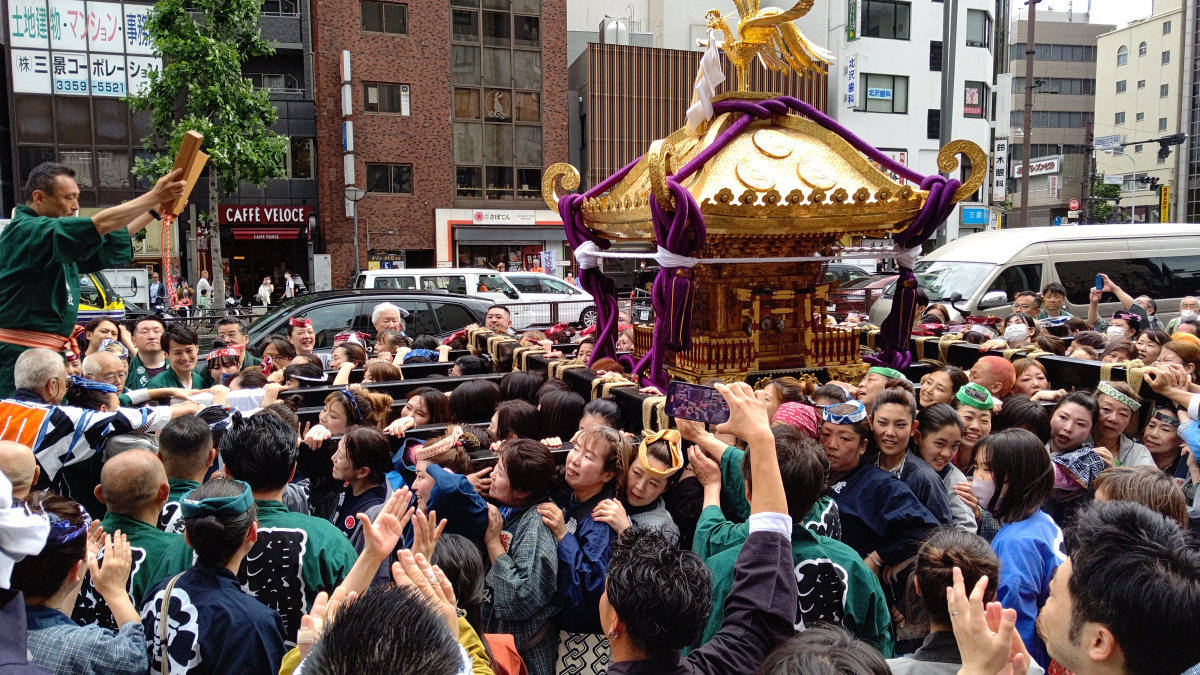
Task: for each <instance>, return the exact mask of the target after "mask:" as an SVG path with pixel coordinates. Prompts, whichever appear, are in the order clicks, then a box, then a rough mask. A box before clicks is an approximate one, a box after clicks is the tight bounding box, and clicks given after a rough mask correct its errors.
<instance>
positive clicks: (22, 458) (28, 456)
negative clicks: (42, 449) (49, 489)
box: [0, 441, 42, 501]
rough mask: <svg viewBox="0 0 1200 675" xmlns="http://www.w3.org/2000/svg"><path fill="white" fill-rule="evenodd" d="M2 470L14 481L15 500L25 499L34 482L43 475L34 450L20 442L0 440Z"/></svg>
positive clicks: (9, 479) (0, 465)
mask: <svg viewBox="0 0 1200 675" xmlns="http://www.w3.org/2000/svg"><path fill="white" fill-rule="evenodd" d="M0 472H3V473H4V475H5V476H6V477H7V478H8V481H9V482H10V483H12V498H13V500H14V501H16V500H18V499H24V498H25V496H26V495H28V494H29V490H30V489H31V488H32V487H33V484H34V483H36V482H37V480H38V477H39V476H41V475H42V469H41V467H39V466H38V465H37V458H35V457H34V456H33V450H30V449H29V448H28V447H27V446H24V445H21V444H20V443H14V442H12V441H0Z"/></svg>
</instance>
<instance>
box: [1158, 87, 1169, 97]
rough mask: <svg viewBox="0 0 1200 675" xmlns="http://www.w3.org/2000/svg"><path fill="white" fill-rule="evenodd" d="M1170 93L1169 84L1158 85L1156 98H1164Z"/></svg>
mask: <svg viewBox="0 0 1200 675" xmlns="http://www.w3.org/2000/svg"><path fill="white" fill-rule="evenodd" d="M1170 92H1171V85H1169V84H1160V85H1158V97H1159V98H1166V97H1167V96H1168V95H1170Z"/></svg>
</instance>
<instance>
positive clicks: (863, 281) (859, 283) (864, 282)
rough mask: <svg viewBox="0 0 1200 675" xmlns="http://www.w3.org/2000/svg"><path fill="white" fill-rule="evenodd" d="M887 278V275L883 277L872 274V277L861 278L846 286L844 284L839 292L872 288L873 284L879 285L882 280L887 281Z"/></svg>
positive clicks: (839, 288)
mask: <svg viewBox="0 0 1200 675" xmlns="http://www.w3.org/2000/svg"><path fill="white" fill-rule="evenodd" d="M886 278H887V275H881V274H872V275H870V276H865V277H859V278H857V279H855V280H854V281H851V282H849V283H846V284H842V285H841V286H839V287H838V290H839V291H845V290H849V289H851V288H862V287H864V286H870V285H871V284H874V283H877V282H878V281H879V280H880V279H886Z"/></svg>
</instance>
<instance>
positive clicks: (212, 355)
mask: <svg viewBox="0 0 1200 675" xmlns="http://www.w3.org/2000/svg"><path fill="white" fill-rule="evenodd" d="M241 355H242V348H241V347H240V346H238V347H222V348H221V349H214V350H212V351H211V352H209V353H208V356H206V357H204V360H205V361H212V360H213V359H219V358H221V357H222V356H232V357H234V358H238V357H240V356H241Z"/></svg>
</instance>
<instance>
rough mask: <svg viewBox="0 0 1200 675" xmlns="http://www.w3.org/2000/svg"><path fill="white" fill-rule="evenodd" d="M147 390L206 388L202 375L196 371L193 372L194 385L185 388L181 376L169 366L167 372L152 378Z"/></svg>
mask: <svg viewBox="0 0 1200 675" xmlns="http://www.w3.org/2000/svg"><path fill="white" fill-rule="evenodd" d="M145 388H146V389H203V388H204V378H203V377H201V376H200V373H197V372H196V371H194V370H193V371H192V383H191V384H190V385H188V386H184V384H183V382H181V381H180V380H179V376H178V375H176V374H175V371H174V370H172V369H171V368H170V366H168V367H167V369H166V370H164V371H162V372H161V373H159V374H157V375H155V376H154V377H152V378H150V381H149V382H147V383H146V387H145Z"/></svg>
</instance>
